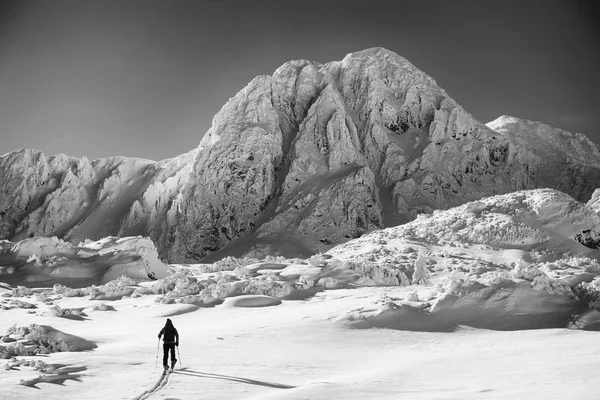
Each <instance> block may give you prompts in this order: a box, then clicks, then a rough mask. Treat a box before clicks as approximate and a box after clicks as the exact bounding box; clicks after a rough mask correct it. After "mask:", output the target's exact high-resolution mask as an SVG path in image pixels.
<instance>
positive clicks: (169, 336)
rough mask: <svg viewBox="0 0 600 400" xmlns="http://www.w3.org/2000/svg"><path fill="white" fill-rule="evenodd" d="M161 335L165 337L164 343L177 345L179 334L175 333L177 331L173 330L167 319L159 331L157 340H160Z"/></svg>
mask: <svg viewBox="0 0 600 400" xmlns="http://www.w3.org/2000/svg"><path fill="white" fill-rule="evenodd" d="M162 335H165V337H164V338H163V342H164V343H175V344H176V345H179V333H178V332H177V329H175V327H174V326H173V323H172V322H171V320H170V319H167V323H166V324H165V326H164V327H163V328H162V329H161V330H160V333H159V334H158V338H159V339H160V337H161V336H162Z"/></svg>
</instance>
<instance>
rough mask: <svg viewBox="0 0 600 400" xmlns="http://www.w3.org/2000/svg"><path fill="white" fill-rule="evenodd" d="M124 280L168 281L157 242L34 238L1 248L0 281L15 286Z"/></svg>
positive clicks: (89, 283)
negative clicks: (119, 278)
mask: <svg viewBox="0 0 600 400" xmlns="http://www.w3.org/2000/svg"><path fill="white" fill-rule="evenodd" d="M121 275H125V276H127V277H130V278H133V279H137V280H149V279H158V278H164V277H166V276H167V275H168V266H167V265H165V264H163V263H162V262H161V261H160V260H159V259H158V253H157V251H156V248H155V247H154V244H153V243H152V241H150V240H149V239H147V238H143V237H141V236H137V237H124V238H117V237H107V238H104V239H101V240H98V241H95V242H92V241H86V242H82V243H80V244H79V245H72V244H70V243H67V242H64V241H62V240H60V239H58V238H56V237H51V238H47V237H33V238H29V239H25V240H21V241H19V242H17V243H12V242H9V241H3V242H2V246H1V247H0V281H2V282H6V283H8V284H11V285H25V286H38V287H47V286H52V285H54V284H64V285H67V286H70V287H86V286H90V285H93V284H99V283H106V282H108V281H111V280H113V279H116V278H118V277H120V276H121Z"/></svg>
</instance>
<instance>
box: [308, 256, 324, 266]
mask: <svg viewBox="0 0 600 400" xmlns="http://www.w3.org/2000/svg"><path fill="white" fill-rule="evenodd" d="M327 259H328V257H327V256H325V255H324V254H322V253H318V254H315V255H314V256H311V257H310V258H309V259H308V265H310V266H311V267H324V266H326V265H327Z"/></svg>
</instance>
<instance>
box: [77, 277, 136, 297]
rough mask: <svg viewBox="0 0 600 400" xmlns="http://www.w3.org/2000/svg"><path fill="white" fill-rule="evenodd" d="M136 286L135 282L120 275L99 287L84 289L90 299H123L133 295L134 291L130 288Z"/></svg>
mask: <svg viewBox="0 0 600 400" xmlns="http://www.w3.org/2000/svg"><path fill="white" fill-rule="evenodd" d="M133 285H136V282H135V281H134V280H133V279H131V278H130V277H128V276H125V275H121V276H120V277H118V278H117V279H114V280H112V281H110V282H107V283H105V284H104V285H100V286H91V287H89V288H87V289H85V293H86V294H87V295H89V296H90V299H92V300H93V299H97V298H101V297H124V296H129V295H130V294H132V293H133V291H134V289H132V288H131V286H133Z"/></svg>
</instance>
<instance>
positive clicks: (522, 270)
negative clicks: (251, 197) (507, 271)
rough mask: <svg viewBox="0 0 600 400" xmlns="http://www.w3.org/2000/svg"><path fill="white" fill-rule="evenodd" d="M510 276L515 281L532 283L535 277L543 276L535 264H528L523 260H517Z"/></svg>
mask: <svg viewBox="0 0 600 400" xmlns="http://www.w3.org/2000/svg"><path fill="white" fill-rule="evenodd" d="M511 272H512V276H513V278H515V279H525V280H527V281H533V279H534V278H535V277H536V276H539V275H542V274H544V273H543V272H542V271H540V269H539V268H538V267H537V265H535V264H529V263H528V262H526V261H524V260H523V259H519V260H518V261H517V263H516V264H515V266H514V267H513V269H512V271H511Z"/></svg>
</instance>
